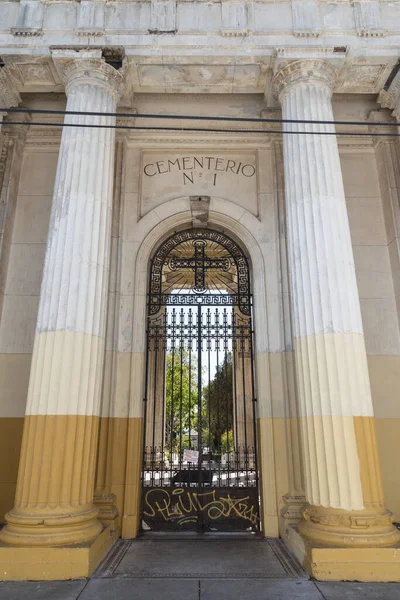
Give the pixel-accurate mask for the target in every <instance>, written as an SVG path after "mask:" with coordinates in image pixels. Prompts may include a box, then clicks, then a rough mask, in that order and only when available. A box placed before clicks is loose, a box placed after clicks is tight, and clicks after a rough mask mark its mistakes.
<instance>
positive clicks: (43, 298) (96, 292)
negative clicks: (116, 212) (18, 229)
mask: <svg viewBox="0 0 400 600" xmlns="http://www.w3.org/2000/svg"><path fill="white" fill-rule="evenodd" d="M97 62H99V61H97ZM91 69H92V70H93V72H92V71H91ZM97 70H98V71H99V72H97ZM110 70H111V71H114V70H113V69H112V67H109V66H108V65H105V64H104V63H100V64H89V65H88V66H87V70H86V71H85V70H84V66H80V65H79V63H78V64H77V66H76V67H74V66H72V68H71V69H70V71H69V73H68V81H67V95H68V102H67V111H91V112H109V113H113V112H115V110H116V102H117V91H116V86H117V83H115V85H112V84H114V82H117V81H118V80H117V76H118V77H120V75H119V73H117V72H116V71H114V73H115V75H114V73H111V75H110V73H109V72H108V71H110ZM107 76H109V77H110V79H111V81H107ZM115 122H116V117H115V116H105V117H103V116H102V117H100V116H90V115H67V116H66V118H65V127H64V129H63V134H62V139H61V146H60V154H59V159H58V168H57V174H56V181H55V187H54V196H53V205H52V212H51V218H50V225H49V236H48V242H47V250H46V258H45V264H44V272H43V280H42V287H41V295H40V305H39V314H38V320H37V329H36V337H35V348H34V356H33V368H32V371H31V381H30V387H29V394H28V404H27V411H26V412H27V414H72V415H98V414H99V402H100V383H101V381H100V380H101V377H100V373H99V372H98V370H99V368H101V365H102V360H100V359H99V357H101V356H102V355H103V353H104V339H105V322H106V321H105V312H106V303H107V286H108V278H109V252H110V244H111V232H110V228H111V209H112V182H113V168H114V146H115V129H110V128H96V127H95V126H96V125H102V126H105V125H111V126H112V125H115ZM69 125H74V126H72V127H71V126H69ZM80 125H83V126H86V127H79V126H80ZM87 125H93V127H87ZM72 334H74V335H72Z"/></svg>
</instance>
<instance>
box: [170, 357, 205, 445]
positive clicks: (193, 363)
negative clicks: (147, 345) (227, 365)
mask: <svg viewBox="0 0 400 600" xmlns="http://www.w3.org/2000/svg"><path fill="white" fill-rule="evenodd" d="M165 393H166V402H165V403H166V412H165V438H166V439H165V442H166V447H167V450H168V451H169V452H170V451H171V445H172V450H173V452H178V451H179V449H180V444H181V447H182V449H184V448H193V447H194V446H193V441H192V440H190V438H191V435H190V431H191V430H197V421H198V419H197V414H198V410H197V401H198V391H197V354H194V353H193V352H189V350H186V349H182V350H180V349H179V348H176V349H175V350H174V351H172V350H169V351H168V352H167V354H166V388H165Z"/></svg>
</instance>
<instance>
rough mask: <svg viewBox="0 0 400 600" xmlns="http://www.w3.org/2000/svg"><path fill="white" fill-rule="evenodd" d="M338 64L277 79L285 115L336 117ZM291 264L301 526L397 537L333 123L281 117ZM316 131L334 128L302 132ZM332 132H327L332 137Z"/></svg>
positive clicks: (328, 539)
mask: <svg viewBox="0 0 400 600" xmlns="http://www.w3.org/2000/svg"><path fill="white" fill-rule="evenodd" d="M335 78H336V72H335V69H334V68H333V67H332V66H331V65H330V64H329V63H328V62H325V61H322V60H299V61H294V62H292V63H289V64H288V65H286V66H284V67H283V68H281V69H280V70H279V71H278V73H277V75H276V78H275V89H276V91H277V93H278V94H279V99H280V102H281V105H282V116H283V118H284V119H310V120H326V121H332V120H333V113H332V105H331V95H332V87H333V84H334V81H335ZM283 129H284V130H285V131H289V132H293V133H292V134H290V133H287V134H284V136H283V149H284V170H285V191H286V213H287V227H288V232H287V234H288V251H289V252H288V263H289V275H290V284H291V297H292V306H293V337H294V351H295V359H296V371H297V380H298V381H297V383H298V390H299V404H300V421H301V427H302V433H303V436H302V437H303V444H304V464H305V475H306V497H307V501H308V506H307V508H306V509H305V510H304V512H303V519H302V520H301V522H300V524H299V531H300V533H301V534H302V535H304V536H305V537H308V538H310V539H312V540H314V541H317V542H320V543H326V544H334V545H338V546H359V547H362V546H383V545H390V544H392V543H395V542H397V541H399V539H400V534H399V532H398V531H397V530H396V529H395V528H394V526H393V525H392V522H391V516H390V513H389V512H388V511H387V510H386V509H385V507H384V502H383V492H382V483H381V476H380V467H379V461H378V453H377V447H376V436H375V426H374V418H373V409H372V401H371V392H370V384H369V377H368V367H367V358H366V351H365V344H364V335H363V327H362V322H361V312H360V303H359V297H358V291H357V283H356V277H355V268H354V259H353V251H352V245H351V239H350V230H349V222H348V216H347V210H346V203H345V196H344V189H343V181H342V173H341V167H340V161H339V152H338V145H337V140H336V136H335V135H332V133H334V126H333V125H310V124H304V125H303V124H290V123H284V125H283ZM302 131H314V132H323V133H325V134H327V135H301V133H300V134H299V133H298V132H302ZM329 134H330V135H329Z"/></svg>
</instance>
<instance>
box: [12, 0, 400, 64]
mask: <svg viewBox="0 0 400 600" xmlns="http://www.w3.org/2000/svg"><path fill="white" fill-rule="evenodd" d="M0 14H1V18H0V23H2V31H3V36H1V37H3V40H2V41H4V42H6V43H9V40H8V39H7V38H9V36H10V34H11V36H12V37H14V36H17V37H22V38H29V37H31V36H42V39H43V38H44V37H45V38H46V41H47V44H48V45H50V44H59V39H60V38H59V35H60V32H61V31H62V32H65V33H67V32H68V34H69V35H68V38H67V39H63V44H64V43H67V44H71V43H72V42H73V41H74V42H75V43H77V44H80V43H82V41H83V40H82V39H81V38H82V37H83V38H86V39H85V40H84V43H85V45H87V44H88V43H89V44H90V45H93V44H96V43H97V42H98V40H97V39H96V38H97V37H100V38H101V37H103V36H104V35H107V43H109V44H112V45H115V44H118V43H119V44H121V38H120V36H121V35H124V40H123V42H122V43H124V44H126V43H127V40H128V39H130V40H131V41H132V42H133V43H137V41H134V37H136V36H137V35H140V36H143V35H144V36H145V38H146V37H147V38H149V39H152V36H153V35H154V34H170V35H172V36H174V35H176V38H177V39H181V38H183V37H184V36H185V35H186V34H189V35H203V34H204V33H205V32H207V33H210V34H211V33H212V34H213V35H215V36H216V39H215V40H212V42H211V46H212V45H214V44H215V42H217V44H218V41H217V38H220V40H219V44H218V45H220V44H221V38H224V37H228V38H229V37H231V36H234V37H236V36H252V37H253V36H257V40H258V39H259V36H265V35H267V36H272V37H273V38H275V39H276V36H282V35H285V37H286V39H288V40H290V39H291V38H292V39H293V40H296V43H298V42H299V39H298V38H303V37H304V38H307V37H311V38H319V39H322V38H331V39H333V38H338V37H340V38H341V40H342V42H343V43H346V44H348V43H349V42H350V41H351V40H352V39H353V40H354V36H356V37H361V38H363V37H373V38H374V37H383V36H385V37H387V38H389V39H391V41H392V42H395V38H396V37H398V36H399V34H400V26H399V23H400V4H399V3H398V2H386V1H385V2H384V1H382V2H378V1H376V0H361V1H355V2H350V1H342V2H329V3H328V2H322V1H321V2H318V1H314V0H305V1H303V0H293V1H292V2H287V1H281V2H268V1H266V2H245V1H240V0H238V1H229V0H222V1H215V2H211V3H210V2H205V1H204V0H197V1H194V2H191V1H188V0H181V1H175V0H151V1H136V2H130V1H123V2H122V1H121V2H104V1H102V0H96V1H87V0H82V1H81V2H72V1H64V2H58V1H57V2H53V1H48V2H41V1H40V0H21V2H0ZM114 36H115V37H114ZM126 36H127V37H126ZM1 37H0V39H1ZM93 38H94V39H93ZM393 38H394V39H393ZM11 39H12V38H11ZM199 41H200V40H199ZM28 43H29V42H28ZM141 43H144V45H147V43H146V41H145V39H144V40H141ZM181 43H183V45H191V44H190V41H189V40H184V39H183V40H182V42H181ZM263 43H264V40H263ZM306 43H308V42H307V41H306ZM201 44H202V45H203V42H201ZM163 45H164V40H163V39H162V38H161V39H159V40H157V44H156V46H157V47H158V48H159V47H160V46H163ZM166 45H168V46H169V45H170V42H169V41H168V42H167V44H166ZM207 45H208V44H207ZM222 45H224V46H225V47H227V46H229V45H230V40H225V41H223V42H222ZM250 46H251V43H250ZM149 51H150V49H149V48H146V53H148V52H149Z"/></svg>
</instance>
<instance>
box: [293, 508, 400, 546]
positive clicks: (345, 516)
mask: <svg viewBox="0 0 400 600" xmlns="http://www.w3.org/2000/svg"><path fill="white" fill-rule="evenodd" d="M298 529H299V533H300V534H301V535H302V536H303V537H304V538H306V539H309V540H310V541H312V542H315V543H319V544H324V545H325V544H326V545H328V546H343V547H345V548H346V547H348V548H378V547H383V546H393V545H395V544H398V545H400V531H399V530H398V529H396V527H395V526H394V525H393V522H392V513H390V512H389V511H388V510H386V509H385V508H383V507H382V508H366V509H364V510H360V511H346V510H340V509H336V508H325V507H324V506H311V505H307V506H306V507H305V509H304V510H303V518H302V520H301V521H300V523H299V525H298Z"/></svg>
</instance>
